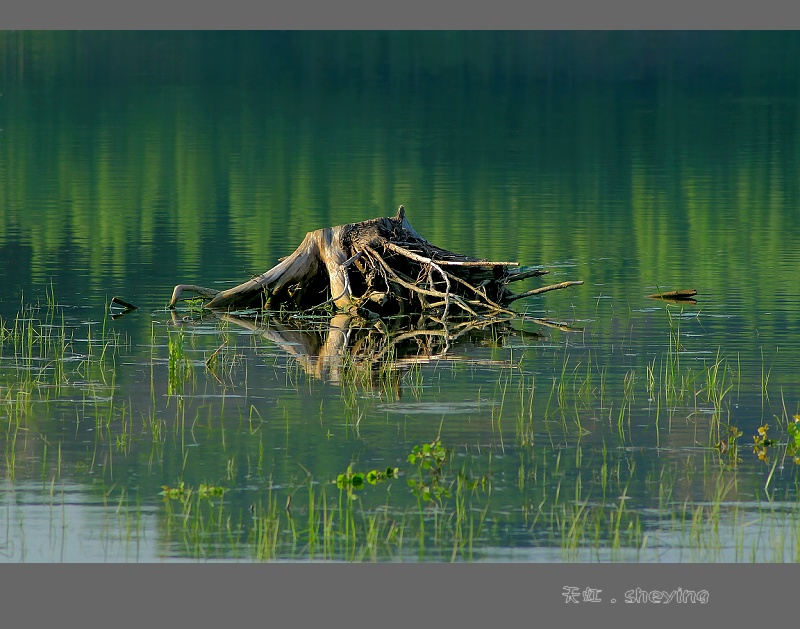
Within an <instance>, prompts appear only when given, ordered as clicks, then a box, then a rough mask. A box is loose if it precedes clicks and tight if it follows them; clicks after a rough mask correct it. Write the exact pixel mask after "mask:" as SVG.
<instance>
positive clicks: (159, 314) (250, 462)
mask: <svg viewBox="0 0 800 629" xmlns="http://www.w3.org/2000/svg"><path fill="white" fill-rule="evenodd" d="M776 37H778V38H780V42H778V43H776V40H775V38H776ZM608 47H612V48H613V50H615V51H616V56H612V57H608V56H607V55H598V54H597V52H598V51H605V50H609V48H608ZM798 48H800V37H797V36H796V35H795V34H780V35H777V34H771V35H769V36H767V35H765V34H757V33H756V34H749V33H738V34H736V33H727V34H699V33H698V34H686V33H677V34H672V35H667V34H653V35H652V38H650V39H648V38H645V37H643V36H642V35H641V34H637V33H630V34H599V33H597V34H595V33H591V34H577V33H576V34H566V33H561V34H546V33H538V34H537V33H526V34H521V33H516V34H503V33H472V34H469V33H448V34H442V33H424V34H423V33H383V34H378V33H339V34H334V33H319V34H313V33H294V34H291V33H290V34H277V33H259V34H253V33H249V34H235V33H229V34H219V33H217V34H214V33H205V34H198V33H182V34H170V33H158V34H156V33H141V34H133V33H123V34H110V33H94V34H91V33H85V34H79V33H69V34H66V33H5V34H0V49H2V50H3V51H4V55H5V59H6V62H5V64H4V65H3V66H2V68H0V77H1V78H2V87H1V88H0V93H2V96H0V115H2V120H3V122H2V125H1V126H2V131H0V178H2V182H3V185H2V186H0V188H1V189H2V191H0V260H2V265H1V266H0V278H1V279H2V282H3V285H4V287H5V290H4V291H3V294H2V296H1V297H0V316H2V319H3V326H4V329H5V333H4V335H3V342H2V348H0V349H2V354H1V355H0V396H1V398H0V404H1V405H2V409H1V410H0V428H2V431H1V433H2V434H0V444H2V450H3V453H4V465H3V466H2V472H1V473H2V474H3V477H2V481H1V484H0V509H2V510H3V511H4V512H5V514H6V517H5V526H4V527H3V528H2V529H0V557H2V558H3V560H5V561H45V562H56V561H90V562H104V561H113V562H128V561H184V560H237V561H252V560H265V559H273V560H281V559H292V560H307V559H348V560H359V559H366V560H379V561H386V560H404V561H417V560H421V561H450V560H474V561H483V560H487V561H545V562H550V561H606V560H621V561H795V560H797V550H796V548H797V536H798V531H800V522H798V518H797V516H796V515H795V513H796V509H795V506H796V501H797V497H798V484H797V483H798V474H797V469H798V468H797V465H796V464H795V463H794V460H793V456H792V453H791V451H787V445H789V444H790V443H791V435H790V432H789V430H790V429H789V425H790V424H792V423H793V418H794V415H795V414H797V413H800V376H799V375H798V374H799V373H800V372H798V365H800V309H798V305H799V304H798V301H799V298H798V280H797V277H798V269H799V268H800V252H799V251H800V250H799V249H798V247H797V242H798V241H800V209H798V208H800V203H798V201H799V200H800V179H798V176H797V175H798V172H800V155H798V147H800V142H798V124H797V121H798V120H799V119H800V118H798V113H799V112H798V105H797V103H798V100H797V96H798V89H799V88H800V84H798V81H797V79H796V78H795V77H797V76H800V74H798V72H797V71H798V69H800V68H798V67H797V66H798V63H799V62H798V61H797V59H800V55H792V54H789V52H791V51H796V50H797V49H798ZM787 51H788V52H787ZM799 52H800V51H799ZM700 53H702V54H700ZM599 58H603V59H604V61H603V62H602V63H601V62H600V61H599V60H598V59H599ZM400 204H403V205H404V206H405V207H406V210H407V213H408V217H409V220H410V221H411V223H412V224H413V225H414V227H415V228H416V229H417V231H418V232H420V233H421V234H422V235H424V236H425V237H426V238H427V239H429V240H430V241H432V242H434V243H436V244H438V245H440V246H443V247H446V248H448V249H451V250H455V251H461V252H464V253H468V254H473V255H480V256H484V257H487V258H490V259H503V260H508V259H510V260H518V261H520V262H521V263H522V264H541V265H544V266H545V267H546V268H547V269H549V270H550V274H549V275H547V276H545V277H544V278H543V280H545V282H546V283H551V282H552V283H555V282H559V281H564V280H570V279H581V280H584V282H585V283H584V285H582V286H576V287H572V288H569V289H567V290H562V291H554V292H550V293H547V294H545V295H543V296H541V297H538V298H531V299H526V300H522V301H520V302H517V303H516V305H515V307H516V308H517V309H518V310H519V311H520V312H521V313H525V314H527V315H528V316H529V317H530V318H535V319H539V320H547V321H551V322H558V323H563V324H566V326H565V327H567V328H569V330H568V331H567V330H564V329H560V328H559V327H553V326H548V325H542V324H541V323H537V322H535V321H532V320H527V321H526V320H522V319H520V320H517V321H514V322H513V323H511V324H510V325H508V326H499V327H496V328H494V329H490V330H486V331H484V332H480V331H474V332H473V333H471V334H470V335H467V336H464V337H462V338H461V339H459V340H457V341H454V342H453V343H452V344H451V345H450V347H448V348H447V352H446V353H444V354H440V355H436V356H435V357H431V356H430V354H426V355H424V356H420V355H418V354H416V353H414V352H410V353H407V354H404V355H396V356H395V360H394V361H383V362H381V364H380V365H377V366H376V368H375V369H374V370H372V371H370V369H369V368H368V367H369V365H367V368H365V366H364V355H363V354H358V353H356V354H355V355H354V356H353V355H351V354H350V353H349V352H341V351H340V352H333V353H329V354H325V353H324V352H323V353H322V354H323V355H322V356H320V354H319V352H320V351H321V350H320V348H324V347H325V343H326V342H328V341H329V340H330V341H331V343H334V341H335V339H333V335H335V334H339V333H340V332H341V330H340V329H339V330H338V331H337V330H334V331H330V330H329V329H328V327H327V323H326V322H325V321H322V322H314V323H315V325H314V326H312V329H311V330H308V329H305V331H304V332H301V331H298V329H299V328H305V327H306V326H301V325H300V322H295V323H293V324H289V325H288V326H286V329H283V330H281V329H280V326H278V325H277V324H275V323H274V322H272V323H270V324H269V325H268V326H267V325H264V326H262V327H260V328H258V329H255V330H252V329H250V327H252V326H250V327H248V325H250V324H251V323H252V321H248V320H245V321H244V322H242V321H240V322H239V323H237V322H236V321H221V320H218V319H215V318H213V317H198V316H197V315H196V314H193V313H190V312H188V311H186V310H180V311H179V312H178V313H177V314H173V313H172V312H170V311H168V310H167V309H166V307H165V306H166V303H167V301H168V299H169V297H170V295H171V292H172V288H173V286H174V285H175V284H178V283H197V284H202V285H205V286H210V287H217V288H219V287H227V286H232V285H235V284H238V283H240V282H241V281H243V280H244V279H246V278H247V277H249V276H250V275H251V274H252V273H257V272H261V271H263V270H266V269H267V268H270V267H271V266H273V265H274V263H275V261H276V260H277V258H279V257H281V256H284V255H287V254H288V253H291V251H292V250H293V249H294V247H295V246H296V245H297V244H299V242H300V241H301V239H302V237H303V236H304V234H305V233H306V232H307V231H310V230H313V229H317V228H319V227H325V226H329V225H337V224H342V223H346V222H353V221H358V220H362V219H366V218H371V217H373V216H380V215H393V214H394V212H395V210H396V208H397V206H398V205H400ZM542 283H543V281H542V280H541V279H539V280H537V279H532V280H527V281H526V282H525V283H524V286H522V287H520V289H521V290H522V289H527V288H533V287H535V286H537V285H539V284H542ZM687 288H692V289H696V290H697V291H698V295H697V298H696V303H690V302H685V303H682V304H668V303H665V302H663V301H660V300H653V299H649V298H648V297H647V296H648V295H650V294H652V293H655V292H658V291H664V290H678V289H687ZM115 295H118V296H120V297H122V298H123V299H125V300H127V301H130V302H133V303H134V304H136V305H137V306H138V307H139V309H138V310H137V311H135V312H133V313H130V314H127V315H125V316H122V317H119V318H112V317H111V315H110V310H109V304H110V299H111V297H112V296H115ZM359 326H363V324H357V325H355V324H354V328H359ZM349 333H350V334H351V339H352V340H353V342H352V343H351V344H350V345H349V346H348V347H349V348H352V347H354V346H355V345H354V343H355V339H358V338H364V337H365V336H366V335H367V334H368V330H359V329H352V330H350V332H349ZM374 336H375V335H374V331H373V337H374ZM371 338H372V337H371ZM331 339H333V340H331ZM334 344H335V343H334ZM310 348H313V351H311V349H310ZM440 349H441V348H440ZM310 351H311V355H309V352H310ZM212 356H213V358H212ZM367 362H368V361H367ZM765 424H767V425H769V429H768V437H769V438H771V439H772V440H773V441H774V442H775V443H773V444H772V445H770V446H769V447H768V451H767V452H766V455H767V456H766V460H760V459H759V458H758V456H757V455H756V453H755V452H754V451H753V444H754V436H757V435H758V428H759V427H761V426H763V425H765ZM731 428H736V429H738V430H740V431H741V433H742V434H741V436H739V437H738V438H736V439H732V438H731V435H732V434H733V433H731V432H730V430H731ZM437 436H438V437H440V439H441V444H442V446H443V448H444V449H445V450H446V451H447V458H446V461H445V463H444V465H443V467H442V470H441V474H440V475H439V476H434V475H432V473H431V471H430V470H427V469H418V466H417V464H415V463H414V462H411V461H409V459H408V457H409V454H411V453H412V452H413V450H414V447H415V446H421V445H422V444H426V443H428V444H430V443H432V442H433V441H434V440H435V439H436V438H437ZM722 441H725V442H726V444H725V446H724V447H723V448H722V449H721V448H720V447H719V444H720V442H722ZM732 442H735V443H736V444H737V445H738V451H737V452H736V453H735V454H732V452H733V450H732V448H731V447H730V446H729V445H728V444H731V443H732ZM348 466H350V467H351V472H361V473H366V472H369V471H370V470H377V471H381V472H383V471H385V470H386V469H387V468H391V469H394V468H399V470H400V471H399V473H400V476H399V477H397V478H389V479H386V480H381V481H379V482H377V483H376V484H375V485H372V484H370V483H365V484H364V487H363V488H357V489H353V488H352V486H348V485H347V484H345V485H341V483H340V486H339V487H337V485H336V482H335V481H336V479H337V477H338V476H339V475H340V474H346V472H347V470H348ZM409 481H412V482H418V483H420V484H418V485H415V486H412V485H410V484H409ZM180 483H183V486H182V487H183V490H182V491H181V489H180V487H181V485H180ZM201 485H204V486H206V487H207V488H208V487H210V488H212V489H211V490H208V489H206V492H205V493H203V492H201ZM424 488H427V489H428V490H429V491H430V492H431V496H432V499H430V500H427V499H426V498H427V497H428V496H427V495H426V494H424V492H423V490H424ZM163 494H166V495H163ZM287 507H288V508H287Z"/></svg>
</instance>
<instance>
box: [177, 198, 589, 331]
mask: <svg viewBox="0 0 800 629" xmlns="http://www.w3.org/2000/svg"><path fill="white" fill-rule="evenodd" d="M546 273H547V271H545V270H543V269H541V268H539V267H534V266H529V267H520V266H519V263H517V262H491V261H489V260H483V259H479V258H473V257H470V256H466V255H462V254H458V253H453V252H451V251H447V250H446V249H442V248H440V247H437V246H435V245H433V244H431V243H429V242H428V241H427V240H425V239H424V238H423V237H422V236H420V235H419V234H418V233H417V232H416V231H415V230H414V228H413V227H412V226H411V225H410V224H409V222H408V220H407V219H406V217H405V210H404V208H403V206H402V205H401V206H400V208H399V210H398V212H397V215H396V216H394V217H393V218H375V219H371V220H367V221H362V222H360V223H352V224H348V225H340V226H338V227H327V228H324V229H318V230H316V231H313V232H309V233H308V234H307V235H306V237H305V239H304V240H303V242H302V243H301V244H300V246H299V247H298V248H297V249H296V250H295V252H294V253H292V254H291V255H290V256H288V257H286V258H283V259H282V260H281V261H280V262H279V264H277V265H276V266H275V267H273V268H272V269H270V270H269V271H266V272H265V273H262V274H261V275H258V276H256V277H253V278H252V279H250V280H248V281H247V282H244V283H243V284H240V285H238V286H234V287H233V288H229V289H227V290H223V291H218V290H214V289H211V288H204V287H201V286H195V285H189V284H179V285H178V286H176V287H175V289H174V291H173V293H172V299H171V300H170V304H169V306H170V308H174V307H175V306H176V304H177V303H178V302H179V301H181V300H185V299H187V297H185V294H186V293H192V294H193V296H192V297H189V298H188V299H197V298H198V296H199V298H200V299H204V300H206V301H205V302H204V303H203V307H204V308H207V309H210V310H222V311H232V310H247V309H252V308H255V309H266V310H271V311H277V312H292V313H297V312H308V311H310V310H315V309H325V308H328V309H331V310H333V309H336V310H339V311H347V312H349V313H351V314H358V315H360V316H375V315H377V316H394V315H404V314H415V313H423V312H424V313H436V314H437V315H438V316H439V317H440V318H441V319H442V320H444V319H446V318H447V317H448V315H449V314H451V313H455V312H457V313H458V314H459V315H462V316H468V317H475V318H480V317H485V316H494V315H497V314H499V313H506V314H513V313H512V312H511V311H509V310H508V305H509V304H510V303H511V302H513V301H515V300H517V299H521V298H524V297H530V296H533V295H538V294H541V293H544V292H547V291H551V290H557V289H561V288H566V287H568V286H573V285H576V284H583V282H582V281H569V282H561V283H559V284H553V285H549V286H542V287H540V288H535V289H532V290H529V291H526V292H523V293H518V294H514V293H513V292H511V290H509V288H508V285H509V284H511V283H512V282H517V281H520V280H523V279H526V278H530V277H538V276H541V275H545V274H546Z"/></svg>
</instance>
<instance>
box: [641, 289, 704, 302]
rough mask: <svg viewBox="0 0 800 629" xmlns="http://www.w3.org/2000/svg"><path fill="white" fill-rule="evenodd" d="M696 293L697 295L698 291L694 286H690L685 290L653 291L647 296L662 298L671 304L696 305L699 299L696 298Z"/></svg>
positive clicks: (649, 297)
mask: <svg viewBox="0 0 800 629" xmlns="http://www.w3.org/2000/svg"><path fill="white" fill-rule="evenodd" d="M695 295H697V291H696V290H695V289H694V288H689V289H685V290H671V291H665V292H661V293H653V294H652V295H648V296H647V297H648V299H661V300H662V301H666V302H669V303H671V304H690V305H694V304H696V303H697V300H696V299H694V296H695Z"/></svg>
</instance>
